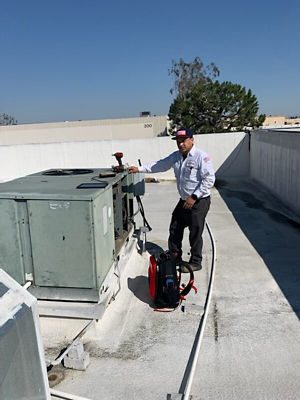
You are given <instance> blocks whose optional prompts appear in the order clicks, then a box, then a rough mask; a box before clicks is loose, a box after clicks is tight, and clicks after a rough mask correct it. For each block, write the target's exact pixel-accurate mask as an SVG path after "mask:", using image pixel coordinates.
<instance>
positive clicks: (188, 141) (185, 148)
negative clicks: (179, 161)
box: [176, 137, 194, 155]
mask: <svg viewBox="0 0 300 400" xmlns="http://www.w3.org/2000/svg"><path fill="white" fill-rule="evenodd" d="M176 142H177V147H178V150H179V151H180V153H182V154H183V155H186V154H188V152H189V151H190V150H191V148H192V147H193V144H194V138H189V137H187V138H177V139H176Z"/></svg>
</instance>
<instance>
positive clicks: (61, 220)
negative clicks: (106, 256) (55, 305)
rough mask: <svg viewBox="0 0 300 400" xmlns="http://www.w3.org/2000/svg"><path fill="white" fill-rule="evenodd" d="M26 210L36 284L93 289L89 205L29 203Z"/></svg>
mask: <svg viewBox="0 0 300 400" xmlns="http://www.w3.org/2000/svg"><path fill="white" fill-rule="evenodd" d="M27 207H28V214H29V226H30V237H31V244H32V261H33V274H34V277H35V279H34V280H35V284H36V285H38V286H54V287H74V288H80V287H82V288H93V287H96V276H95V274H96V271H95V270H96V268H95V258H94V248H93V241H94V240H93V230H92V228H93V224H92V212H91V203H90V202H86V201H73V202H71V201H53V200H52V201H47V200H29V201H28V202H27ZM87 265H88V266H90V268H86V266H87Z"/></svg>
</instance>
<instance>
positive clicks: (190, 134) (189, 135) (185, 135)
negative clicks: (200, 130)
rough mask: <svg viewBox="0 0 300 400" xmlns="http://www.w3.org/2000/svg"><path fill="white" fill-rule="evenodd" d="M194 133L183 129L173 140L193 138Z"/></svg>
mask: <svg viewBox="0 0 300 400" xmlns="http://www.w3.org/2000/svg"><path fill="white" fill-rule="evenodd" d="M192 137H193V132H192V131H191V130H190V129H186V128H181V129H179V130H178V131H177V132H176V134H175V136H174V137H173V138H172V140H176V139H180V138H192Z"/></svg>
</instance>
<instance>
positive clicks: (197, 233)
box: [128, 128, 215, 272]
mask: <svg viewBox="0 0 300 400" xmlns="http://www.w3.org/2000/svg"><path fill="white" fill-rule="evenodd" d="M173 140H176V142H177V147H178V151H175V152H174V153H172V154H170V155H169V156H168V157H166V158H163V159H162V160H159V161H156V162H154V163H151V164H148V165H143V166H141V167H134V166H131V167H129V169H128V171H129V173H136V172H163V171H167V170H168V169H170V168H171V167H173V169H174V173H175V177H176V181H177V189H178V192H179V196H180V200H179V202H178V204H177V205H176V207H175V209H174V211H173V213H172V220H171V224H170V236H169V242H168V245H169V250H170V252H172V253H177V257H178V258H179V259H180V260H181V257H182V239H183V233H184V229H185V228H186V227H188V228H189V232H190V234H189V241H190V246H191V257H190V260H189V262H188V264H189V265H190V267H191V268H192V269H193V270H194V271H197V270H200V269H201V268H202V265H201V262H202V246H203V240H202V232H203V229H204V223H205V217H206V215H207V212H208V210H209V206H210V188H211V187H212V186H213V185H214V182H215V174H214V170H213V166H212V163H211V161H210V158H209V156H208V155H207V154H206V153H204V152H203V151H201V150H200V149H198V148H197V147H196V146H195V145H194V138H193V132H192V131H190V130H189V129H185V128H182V129H180V130H179V131H177V132H176V136H175V137H174V138H173ZM184 264H186V263H185V262H184V261H183V262H182V263H181V265H182V267H181V269H182V270H183V272H188V270H187V268H184Z"/></svg>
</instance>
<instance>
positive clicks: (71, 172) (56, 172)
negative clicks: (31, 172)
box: [43, 168, 94, 176]
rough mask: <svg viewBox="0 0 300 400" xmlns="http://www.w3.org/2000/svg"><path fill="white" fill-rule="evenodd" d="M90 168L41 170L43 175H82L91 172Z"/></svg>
mask: <svg viewBox="0 0 300 400" xmlns="http://www.w3.org/2000/svg"><path fill="white" fill-rule="evenodd" d="M93 172H94V170H92V169H79V168H78V169H50V170H49V171H45V172H43V175H48V176H69V175H84V174H92V173H93Z"/></svg>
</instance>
